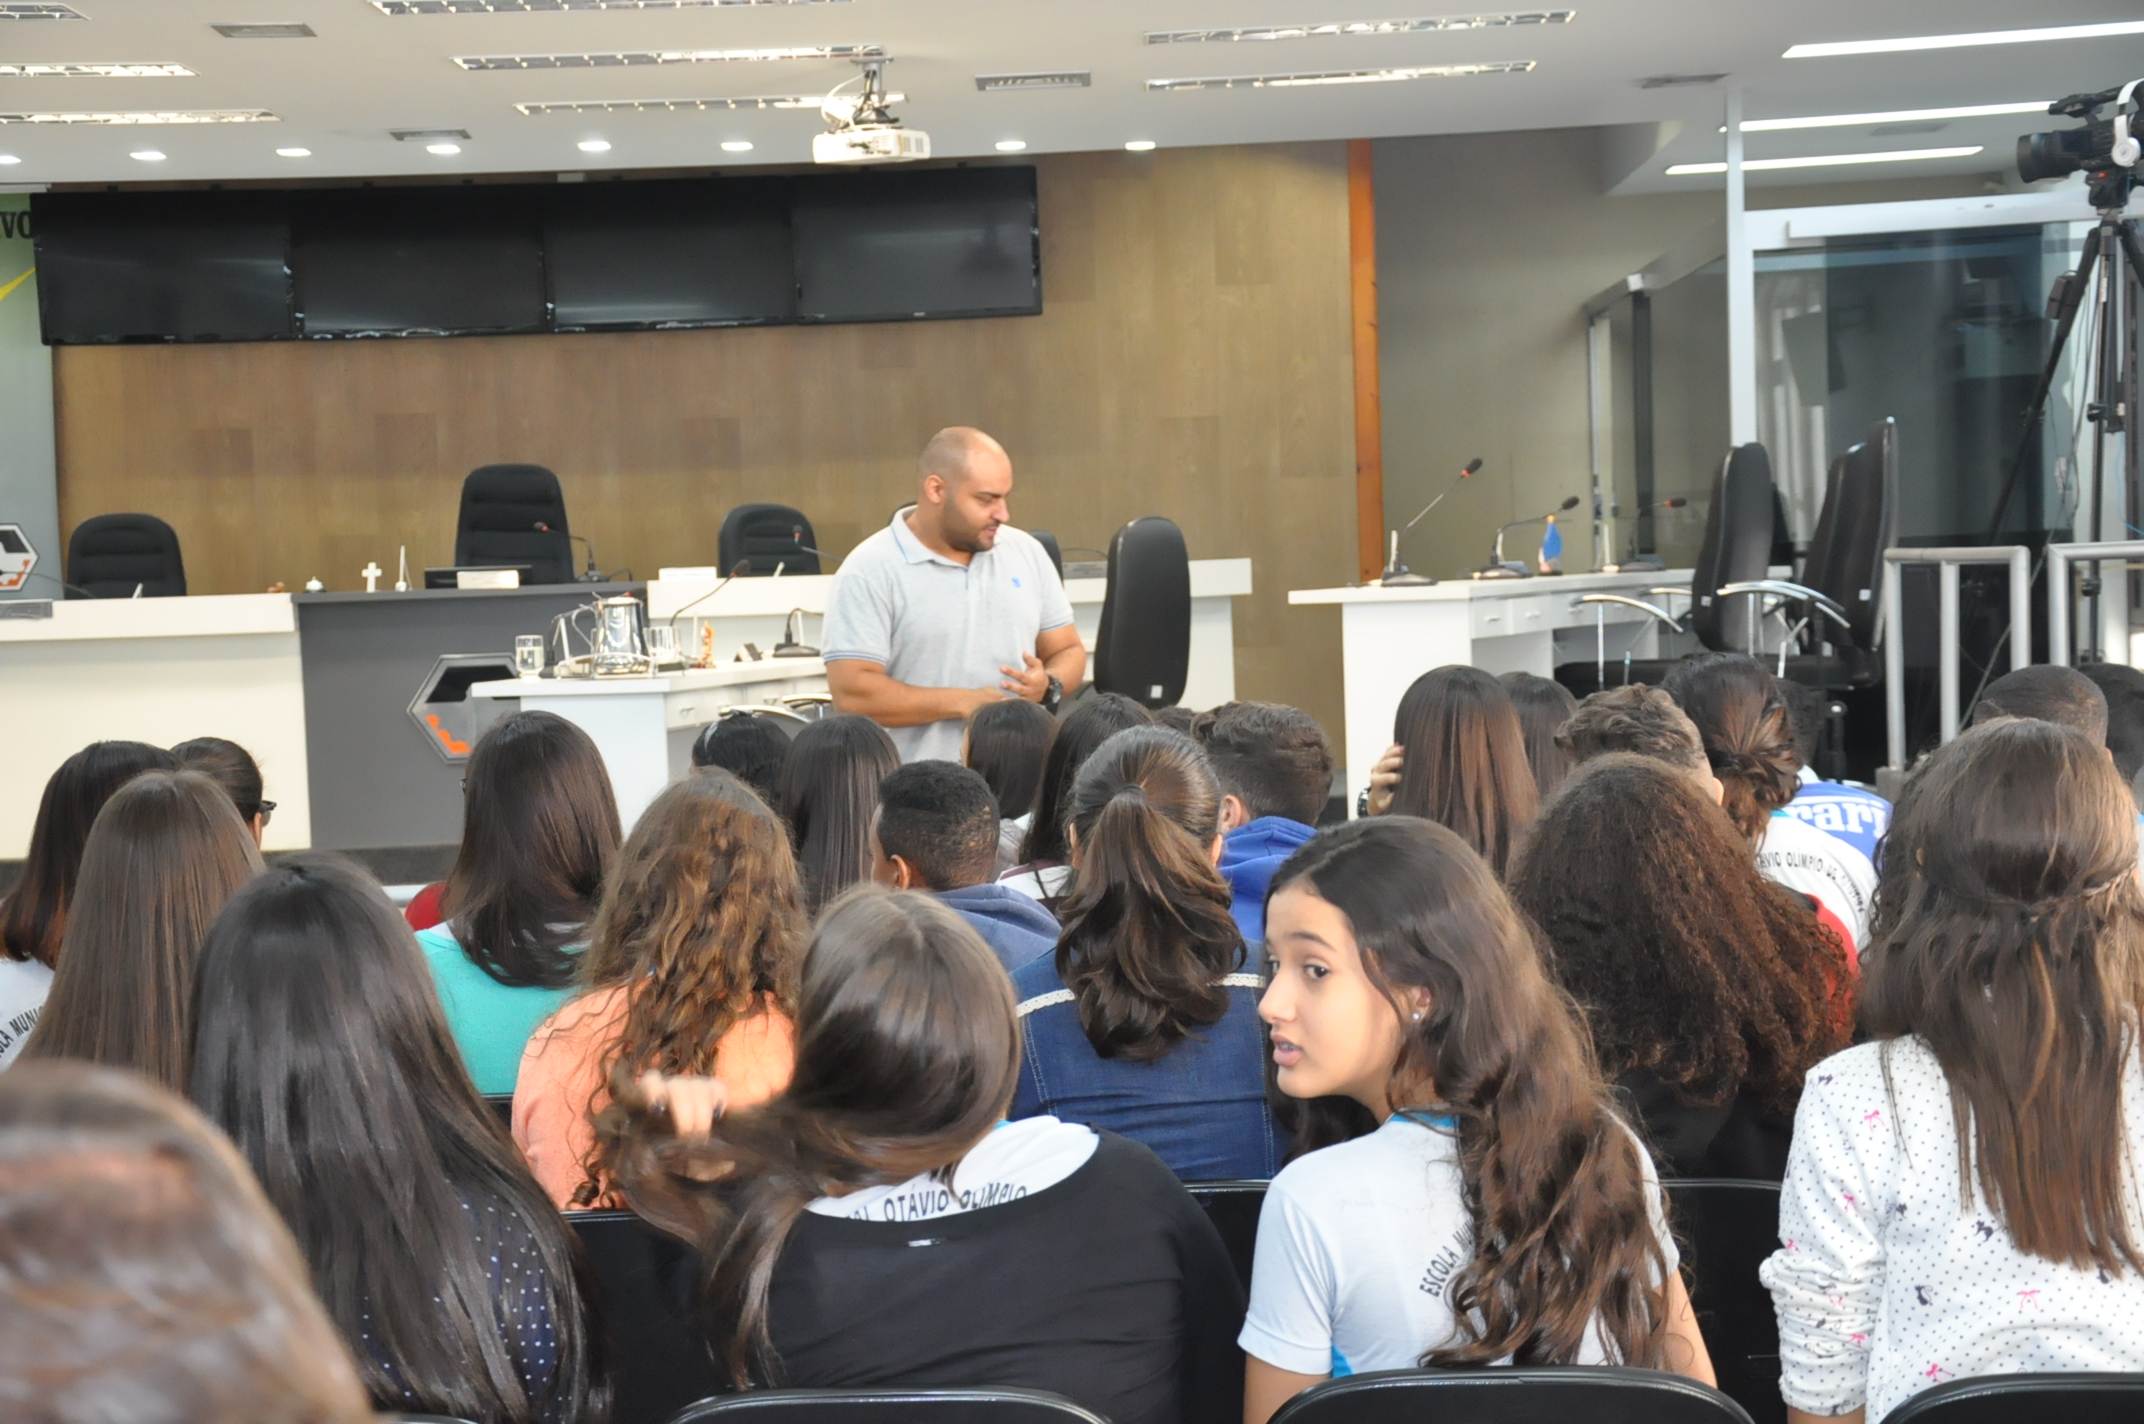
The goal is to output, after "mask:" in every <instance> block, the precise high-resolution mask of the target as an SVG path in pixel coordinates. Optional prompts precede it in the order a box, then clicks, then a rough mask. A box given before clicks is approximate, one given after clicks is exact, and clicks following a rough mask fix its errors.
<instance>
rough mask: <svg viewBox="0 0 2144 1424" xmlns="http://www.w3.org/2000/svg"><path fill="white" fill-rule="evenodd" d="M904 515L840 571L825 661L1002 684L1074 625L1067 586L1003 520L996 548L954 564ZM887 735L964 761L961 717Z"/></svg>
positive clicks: (912, 757)
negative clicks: (1043, 640)
mask: <svg viewBox="0 0 2144 1424" xmlns="http://www.w3.org/2000/svg"><path fill="white" fill-rule="evenodd" d="M906 513H907V511H906V510H904V511H902V513H900V514H896V515H895V516H894V517H893V520H892V522H891V523H889V524H888V525H887V526H886V527H885V528H884V529H881V530H879V531H878V533H876V534H873V535H872V536H871V537H870V538H868V539H866V540H864V541H863V543H861V544H858V545H857V546H856V548H855V549H854V550H852V551H851V552H850V554H849V556H848V558H847V559H845V560H843V561H842V565H841V571H840V572H839V573H837V574H835V575H834V591H833V596H832V597H831V598H830V599H829V600H828V601H827V608H826V629H825V631H824V632H823V633H822V634H821V635H820V645H821V646H822V647H823V648H824V649H825V656H826V660H827V661H828V662H838V661H840V660H841V659H843V658H849V659H855V660H858V661H862V662H873V663H877V664H879V665H880V666H882V667H884V668H885V669H886V673H887V675H888V676H890V677H892V678H894V679H895V680H896V681H899V682H905V683H907V684H908V685H909V686H911V687H995V686H997V685H998V683H999V682H1000V681H1002V680H1003V678H1004V674H1003V673H1002V672H1000V671H999V669H1001V668H1008V667H1013V668H1016V667H1020V666H1021V665H1022V664H1021V658H1022V656H1023V655H1024V654H1028V653H1032V652H1034V651H1035V639H1036V638H1037V637H1038V636H1040V635H1041V634H1044V633H1047V632H1050V631H1052V630H1053V629H1057V628H1063V627H1066V626H1067V625H1069V624H1070V623H1071V622H1072V605H1071V603H1070V602H1069V601H1068V600H1067V599H1066V598H1065V586H1064V582H1063V581H1062V580H1061V579H1059V578H1058V576H1057V568H1056V566H1055V565H1054V564H1052V563H1051V562H1050V556H1049V554H1048V553H1047V552H1045V551H1044V549H1043V547H1042V545H1040V544H1038V543H1036V542H1035V540H1034V539H1033V538H1032V537H1031V536H1029V535H1028V534H1026V533H1023V532H1022V531H1020V530H1018V529H1015V528H1013V527H1012V526H1010V525H1002V526H1000V527H999V529H998V537H997V546H996V547H995V548H992V549H988V550H985V551H984V552H982V553H979V554H975V555H972V556H970V558H969V560H968V562H967V563H966V564H965V565H962V564H956V563H954V562H953V561H952V560H951V559H948V558H946V557H945V556H944V555H942V554H935V553H932V552H931V551H930V550H929V549H927V548H925V547H924V545H923V541H922V540H920V539H918V538H916V536H915V534H914V533H913V532H911V531H910V529H909V527H908V521H907V519H906V517H905V515H906ZM1067 690H1068V691H1069V690H1070V689H1067ZM887 731H888V733H889V734H890V735H891V736H892V737H893V744H894V746H896V747H897V748H899V749H900V753H901V760H902V761H923V760H927V759H936V760H942V761H958V760H960V735H961V724H960V723H959V722H958V721H948V722H933V723H930V724H929V725H927V726H922V727H889V728H887Z"/></svg>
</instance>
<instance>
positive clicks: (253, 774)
mask: <svg viewBox="0 0 2144 1424" xmlns="http://www.w3.org/2000/svg"><path fill="white" fill-rule="evenodd" d="M171 754H172V755H173V756H175V757H177V758H178V760H179V765H180V766H182V767H184V768H186V770H188V771H198V772H200V773H201V774H202V775H203V776H205V777H207V778H208V779H209V780H211V781H213V782H215V783H216V784H217V785H218V786H220V787H222V788H223V794H224V795H226V796H228V797H230V798H231V804H232V805H233V806H235V807H237V808H238V819H239V820H241V821H244V822H245V823H246V829H247V830H248V831H250V832H252V833H253V843H254V844H255V845H259V844H260V843H261V837H262V836H264V835H266V834H267V833H268V818H269V817H270V816H271V815H273V814H274V813H275V802H273V801H270V800H268V799H267V797H266V795H265V792H266V789H267V788H266V787H264V786H263V785H262V784H261V768H260V763H258V762H256V761H254V760H253V753H251V752H249V751H247V750H246V749H245V748H244V747H242V746H240V745H239V744H238V743H236V742H234V741H230V740H228V739H227V738H224V737H194V738H191V739H190V740H188V741H183V742H180V743H179V744H178V745H177V746H175V747H173V748H172V749H171Z"/></svg>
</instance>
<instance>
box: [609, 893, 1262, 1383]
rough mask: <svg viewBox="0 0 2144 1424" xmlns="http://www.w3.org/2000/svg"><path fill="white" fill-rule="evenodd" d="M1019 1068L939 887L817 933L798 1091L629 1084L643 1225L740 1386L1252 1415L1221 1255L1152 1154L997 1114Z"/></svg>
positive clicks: (1233, 1290)
mask: <svg viewBox="0 0 2144 1424" xmlns="http://www.w3.org/2000/svg"><path fill="white" fill-rule="evenodd" d="M1019 1069H1020V1036H1019V1029H1018V1027H1017V1024H1016V1021H1015V1019H1014V1017H1013V1001H1012V990H1011V988H1010V986H1009V985H1008V984H1007V983H1006V979H1005V971H1004V970H1003V969H1001V968H1000V967H999V965H998V961H997V957H996V956H995V955H994V954H992V953H991V951H990V948H989V946H987V945H985V944H984V943H983V941H982V939H981V938H980V937H979V936H977V935H976V933H975V931H974V930H972V929H970V928H969V927H968V926H967V925H966V923H964V922H963V921H962V920H961V919H960V917H959V916H958V915H956V914H955V913H954V912H953V911H952V910H950V909H948V908H947V907H946V906H944V905H942V904H940V903H939V902H938V901H936V900H935V899H933V898H932V897H930V896H928V895H922V894H916V893H911V892H894V891H887V890H880V889H877V888H876V887H863V888H859V889H857V890H856V891H853V892H852V893H851V894H849V895H848V896H846V897H844V898H843V899H841V900H839V901H837V902H836V903H835V904H834V905H832V906H831V907H829V908H828V909H827V911H826V913H825V914H823V915H822V916H821V917H820V920H819V924H818V927H817V929H816V931H815V932H814V934H813V937H812V943H811V948H810V950H809V952H808V954H807V956H806V958H805V963H804V977H803V987H802V991H801V995H800V998H799V1001H798V1008H797V1057H796V1075H795V1077H794V1078H792V1079H791V1081H790V1084H789V1087H788V1090H787V1091H786V1092H784V1093H783V1094H782V1095H781V1096H779V1097H777V1098H775V1099H773V1100H772V1101H771V1102H768V1103H766V1104H764V1105H763V1106H760V1107H757V1108H753V1109H750V1110H737V1109H736V1107H735V1105H734V1104H733V1103H731V1104H729V1105H728V1106H729V1110H728V1111H727V1112H726V1113H720V1112H719V1109H720V1108H721V1107H723V1106H724V1104H725V1099H726V1098H727V1094H725V1093H724V1092H723V1088H724V1086H725V1085H723V1084H721V1083H712V1082H708V1081H706V1080H699V1081H696V1082H693V1081H680V1080H676V1079H668V1080H665V1079H663V1078H661V1077H659V1076H658V1077H656V1078H654V1079H653V1080H651V1081H647V1082H644V1083H643V1084H641V1085H640V1086H639V1087H638V1088H636V1087H635V1086H634V1085H633V1084H631V1083H630V1082H625V1081H620V1083H619V1087H620V1090H621V1092H620V1099H619V1102H618V1103H617V1104H616V1105H615V1106H613V1107H612V1108H611V1109H610V1110H609V1111H607V1112H606V1113H605V1114H604V1116H603V1119H602V1132H603V1136H604V1139H605V1143H606V1148H607V1150H608V1151H609V1152H610V1154H611V1157H612V1160H613V1161H614V1162H616V1163H617V1167H618V1175H619V1179H620V1180H621V1181H622V1182H623V1183H624V1184H625V1185H626V1189H627V1193H628V1195H629V1196H630V1198H631V1200H632V1202H633V1204H634V1206H635V1208H636V1209H637V1210H639V1211H640V1212H641V1213H642V1214H643V1215H646V1216H648V1217H650V1218H651V1219H653V1220H655V1221H656V1222H658V1223H660V1224H661V1225H663V1226H665V1227H666V1228H668V1229H670V1230H672V1231H674V1232H676V1233H677V1234H679V1235H681V1236H684V1237H686V1238H688V1239H690V1240H693V1241H696V1242H698V1243H700V1245H701V1254H702V1257H703V1259H705V1260H706V1261H707V1263H708V1277H707V1281H706V1288H705V1306H706V1313H707V1322H708V1330H709V1333H710V1336H711V1339H712V1341H713V1343H714V1345H715V1347H716V1349H717V1351H718V1353H719V1354H720V1356H721V1358H722V1359H723V1360H724V1361H725V1362H726V1363H727V1364H728V1366H729V1368H730V1371H731V1374H732V1376H733V1377H734V1378H735V1380H736V1381H737V1383H738V1384H740V1385H744V1384H748V1383H754V1384H774V1385H791V1386H809V1385H818V1384H827V1385H831V1384H839V1385H844V1386H849V1387H874V1386H875V1387H897V1386H915V1387H923V1388H949V1387H957V1386H962V1385H996V1386H1004V1385H1024V1386H1027V1387H1030V1388H1035V1389H1045V1390H1053V1391H1055V1392H1057V1393H1059V1394H1063V1395H1066V1396H1068V1397H1070V1398H1072V1399H1074V1400H1076V1401H1078V1402H1079V1403H1081V1404H1083V1405H1085V1406H1087V1407H1088V1408H1090V1409H1092V1410H1095V1411H1096V1412H1097V1413H1100V1414H1101V1415H1103V1416H1104V1417H1106V1418H1108V1419H1111V1420H1114V1421H1116V1424H1178V1422H1179V1421H1181V1424H1238V1421H1239V1420H1240V1419H1241V1417H1242V1416H1241V1397H1242V1396H1241V1393H1240V1391H1241V1387H1242V1364H1241V1359H1242V1357H1241V1356H1240V1355H1239V1354H1238V1353H1237V1352H1236V1349H1235V1347H1234V1345H1233V1343H1232V1340H1231V1337H1232V1335H1233V1333H1234V1329H1235V1323H1236V1322H1237V1321H1238V1320H1240V1319H1241V1318H1242V1317H1241V1312H1242V1301H1243V1296H1242V1288H1241V1287H1240V1286H1239V1285H1238V1284H1237V1283H1236V1278H1235V1274H1234V1271H1233V1269H1232V1268H1231V1267H1230V1265H1229V1263H1228V1258H1227V1255H1226V1252H1225V1249H1224V1248H1223V1247H1222V1244H1221V1240H1220V1237H1219V1236H1218V1235H1217V1234H1216V1233H1215V1231H1214V1229H1213V1226H1212V1224H1211V1223H1210V1222H1208V1221H1207V1220H1206V1219H1205V1215H1204V1213H1202V1212H1201V1211H1200V1210H1199V1209H1198V1207H1197V1206H1196V1204H1194V1203H1193V1201H1192V1200H1191V1198H1190V1196H1189V1195H1187V1194H1186V1193H1185V1191H1184V1190H1183V1188H1182V1187H1180V1186H1179V1185H1177V1182H1176V1179H1175V1178H1174V1177H1172V1176H1171V1175H1170V1174H1169V1171H1168V1169H1167V1168H1166V1167H1164V1166H1163V1165H1162V1164H1161V1163H1160V1162H1159V1161H1158V1160H1157V1159H1156V1158H1155V1157H1154V1154H1153V1153H1151V1152H1149V1151H1148V1150H1147V1149H1146V1148H1144V1147H1141V1146H1140V1145H1138V1144H1137V1143H1134V1142H1129V1141H1126V1140H1125V1139H1124V1138H1121V1137H1118V1136H1116V1135H1114V1134H1112V1133H1108V1132H1100V1133H1097V1132H1095V1131H1094V1130H1092V1129H1090V1128H1086V1127H1080V1126H1076V1125H1074V1124H1071V1123H1064V1122H1059V1121H1057V1120H1056V1119H1054V1118H1047V1117H1043V1118H1030V1119H1028V1120H1027V1121H1024V1122H1013V1123H1008V1122H1005V1121H1004V1117H1005V1110H1006V1108H1007V1107H1008V1106H1009V1105H1010V1104H1011V1102H1012V1094H1013V1085H1014V1081H1015V1079H1016V1077H1017V1076H1018V1073H1019Z"/></svg>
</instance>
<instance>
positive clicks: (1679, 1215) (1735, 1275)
mask: <svg viewBox="0 0 2144 1424" xmlns="http://www.w3.org/2000/svg"><path fill="white" fill-rule="evenodd" d="M1661 1185H1662V1186H1663V1187H1664V1188H1665V1189H1666V1191H1667V1198H1668V1214H1669V1218H1670V1219H1671V1220H1672V1221H1673V1222H1674V1223H1675V1229H1676V1231H1677V1233H1678V1234H1679V1235H1680V1236H1681V1237H1682V1239H1683V1240H1684V1241H1685V1242H1686V1243H1687V1247H1686V1249H1685V1250H1684V1251H1683V1256H1682V1264H1683V1269H1684V1270H1685V1271H1687V1272H1688V1273H1689V1278H1690V1307H1691V1309H1692V1310H1693V1311H1694V1312H1695V1313H1696V1315H1697V1323H1698V1328H1699V1329H1701V1330H1702V1331H1703V1332H1704V1335H1705V1348H1706V1350H1707V1351H1709V1352H1710V1353H1711V1355H1712V1369H1713V1373H1714V1374H1715V1375H1716V1376H1717V1377H1718V1379H1719V1382H1720V1392H1721V1393H1722V1394H1725V1395H1726V1396H1727V1397H1728V1398H1730V1399H1732V1400H1734V1401H1735V1402H1736V1403H1737V1404H1739V1405H1741V1406H1742V1407H1743V1408H1744V1409H1746V1410H1748V1411H1749V1416H1750V1418H1751V1419H1752V1420H1754V1421H1756V1424H1786V1418H1787V1406H1786V1405H1785V1404H1784V1403H1782V1402H1781V1401H1780V1398H1779V1319H1778V1317H1777V1316H1776V1315H1775V1314H1774V1313H1773V1310H1772V1293H1771V1292H1770V1291H1768V1290H1766V1289H1765V1288H1764V1282H1762V1281H1760V1280H1758V1279H1757V1268H1758V1267H1759V1266H1760V1265H1762V1264H1763V1263H1764V1259H1765V1257H1767V1256H1769V1255H1771V1254H1772V1252H1773V1251H1775V1250H1777V1249H1778V1247H1779V1184H1778V1183H1777V1182H1742V1181H1728V1180H1724V1179H1699V1178H1689V1177H1686V1178H1682V1179H1679V1180H1678V1179H1674V1178H1670V1179H1669V1180H1668V1181H1666V1182H1663V1183H1662V1184H1661Z"/></svg>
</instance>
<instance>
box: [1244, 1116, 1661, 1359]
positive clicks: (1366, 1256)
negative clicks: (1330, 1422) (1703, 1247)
mask: <svg viewBox="0 0 2144 1424" xmlns="http://www.w3.org/2000/svg"><path fill="white" fill-rule="evenodd" d="M1433 1124H1434V1125H1433ZM1448 1124H1449V1119H1441V1118H1423V1117H1415V1116H1402V1115H1400V1114H1397V1113H1395V1114H1394V1115H1393V1116H1391V1117H1389V1118H1387V1119H1386V1120H1385V1123H1384V1126H1382V1127H1380V1128H1378V1129H1377V1131H1375V1132H1373V1133H1370V1134H1369V1135H1368V1136H1366V1137H1358V1138H1356V1139H1354V1140H1353V1141H1352V1142H1343V1143H1340V1144H1338V1145H1336V1146H1333V1147H1326V1148H1322V1149H1320V1150H1319V1151H1316V1152H1312V1153H1309V1154H1308V1155H1306V1156H1303V1157H1299V1158H1297V1159H1296V1160H1295V1161H1293V1162H1291V1163H1289V1164H1288V1165H1287V1166H1286V1167H1283V1168H1282V1169H1281V1172H1280V1175H1279V1176H1277V1177H1275V1178H1274V1179H1273V1185H1272V1186H1271V1187H1269V1188H1267V1190H1266V1199H1265V1205H1264V1207H1263V1208H1262V1209H1261V1210H1260V1212H1259V1216H1258V1250H1257V1254H1256V1255H1255V1256H1254V1257H1253V1258H1252V1260H1253V1264H1252V1267H1251V1305H1250V1313H1249V1315H1248V1316H1247V1317H1246V1319H1245V1320H1244V1322H1243V1333H1242V1334H1241V1335H1239V1336H1238V1337H1237V1339H1236V1343H1237V1344H1238V1345H1240V1346H1241V1347H1242V1348H1243V1351H1244V1353H1245V1354H1247V1355H1252V1356H1255V1357H1257V1358H1258V1359H1261V1360H1264V1361H1265V1362H1266V1363H1267V1364H1269V1365H1272V1366H1274V1367H1275V1368H1278V1369H1283V1370H1287V1371H1289V1372H1290V1373H1291V1374H1299V1375H1323V1374H1331V1375H1333V1376H1335V1377H1338V1376H1341V1375H1350V1374H1362V1373H1364V1372H1366V1371H1369V1370H1404V1369H1413V1368H1415V1366H1416V1365H1417V1364H1418V1363H1419V1362H1420V1361H1421V1357H1422V1355H1423V1353H1424V1352H1425V1351H1427V1350H1430V1349H1432V1348H1434V1347H1436V1346H1440V1345H1445V1344H1448V1343H1451V1342H1453V1341H1454V1339H1455V1338H1456V1336H1457V1329H1456V1326H1455V1323H1454V1318H1453V1315H1452V1307H1451V1295H1450V1291H1451V1283H1452V1277H1453V1275H1454V1274H1456V1273H1457V1272H1458V1270H1459V1268H1460V1267H1462V1266H1464V1265H1465V1264H1466V1263H1467V1262H1468V1261H1469V1260H1470V1259H1471V1258H1472V1257H1473V1255H1474V1228H1473V1223H1472V1221H1471V1220H1470V1219H1469V1218H1468V1215H1467V1208H1466V1203H1465V1201H1464V1200H1463V1199H1462V1198H1461V1196H1460V1177H1459V1139H1458V1137H1457V1136H1456V1135H1455V1134H1454V1133H1453V1131H1452V1130H1451V1129H1450V1127H1449V1126H1448ZM1633 1140H1635V1139H1633ZM1638 1158H1639V1161H1640V1162H1641V1163H1642V1164H1643V1166H1644V1170H1645V1191H1646V1200H1647V1205H1648V1206H1649V1207H1650V1209H1651V1212H1652V1217H1653V1223H1654V1230H1655V1232H1656V1233H1657V1234H1658V1235H1659V1238H1660V1242H1661V1245H1662V1247H1663V1248H1664V1250H1665V1254H1666V1258H1667V1268H1668V1270H1670V1271H1673V1270H1674V1269H1675V1267H1676V1264H1677V1259H1678V1258H1677V1256H1676V1252H1675V1244H1674V1239H1673V1237H1672V1236H1670V1235H1669V1233H1668V1231H1667V1226H1666V1215H1665V1213H1664V1212H1663V1211H1662V1210H1661V1204H1660V1183H1659V1181H1658V1179H1657V1177H1656V1176H1655V1174H1654V1171H1653V1163H1652V1159H1651V1157H1649V1156H1648V1155H1647V1154H1646V1152H1645V1149H1644V1148H1643V1147H1640V1148H1639V1149H1638ZM1579 1363H1580V1364H1605V1363H1609V1360H1608V1353H1607V1351H1606V1350H1605V1349H1604V1348H1603V1342H1602V1341H1601V1339H1600V1337H1599V1335H1598V1333H1597V1332H1595V1333H1593V1334H1592V1335H1590V1336H1589V1338H1588V1339H1587V1342H1586V1346H1585V1349H1584V1351H1583V1352H1582V1353H1581V1356H1580V1359H1579Z"/></svg>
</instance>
